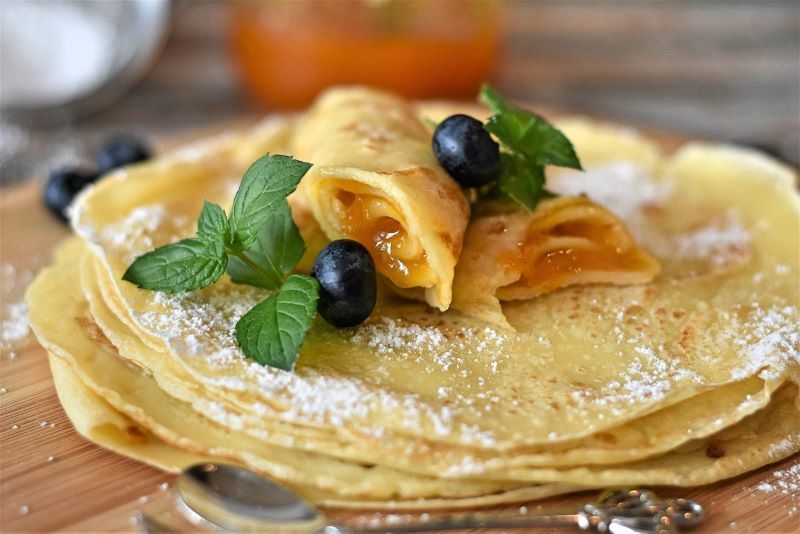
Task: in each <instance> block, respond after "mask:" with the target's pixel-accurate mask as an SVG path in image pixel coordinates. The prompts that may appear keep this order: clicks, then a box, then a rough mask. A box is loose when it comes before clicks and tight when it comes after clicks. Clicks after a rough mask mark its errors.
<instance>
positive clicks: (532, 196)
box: [480, 84, 581, 211]
mask: <svg viewBox="0 0 800 534" xmlns="http://www.w3.org/2000/svg"><path fill="white" fill-rule="evenodd" d="M480 100H481V102H483V103H484V104H486V105H487V106H489V108H491V110H492V111H493V112H494V115H492V116H491V117H490V118H489V120H488V121H487V123H486V124H485V126H484V128H486V131H488V132H489V133H491V134H493V135H494V136H495V137H496V138H497V139H498V140H499V141H500V143H501V145H502V147H503V149H504V150H503V152H502V153H501V166H500V176H499V177H498V179H497V185H498V187H499V188H500V190H501V191H502V192H503V193H505V194H506V195H507V196H508V197H510V198H511V199H512V200H514V201H515V202H517V203H519V204H521V205H523V206H525V207H526V208H528V209H529V210H531V211H533V209H534V208H535V207H536V204H538V202H539V201H540V200H541V199H542V198H545V197H546V196H547V195H548V193H547V191H546V190H545V188H544V182H545V174H544V167H545V165H556V166H558V167H568V168H571V169H579V170H580V169H581V163H580V161H579V160H578V156H577V154H575V149H574V148H573V146H572V143H570V141H569V139H567V137H566V136H565V135H564V134H563V133H561V131H559V130H558V129H556V128H555V127H553V126H552V125H551V124H550V123H549V122H547V121H546V120H545V119H544V118H542V117H540V116H539V115H536V114H535V113H531V112H530V111H526V110H524V109H521V108H518V107H516V106H514V105H512V104H509V103H508V102H506V101H505V100H504V99H503V98H502V97H501V96H500V95H499V94H497V92H495V90H494V89H492V88H491V87H490V86H489V85H488V84H484V85H483V87H482V88H481V93H480Z"/></svg>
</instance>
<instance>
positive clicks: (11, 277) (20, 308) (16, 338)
mask: <svg viewBox="0 0 800 534" xmlns="http://www.w3.org/2000/svg"><path fill="white" fill-rule="evenodd" d="M0 274H1V275H2V284H0V285H2V298H1V299H0V300H1V301H2V310H0V320H2V337H0V349H2V350H3V352H6V351H8V352H9V357H11V355H12V354H14V353H13V352H12V351H13V349H14V348H17V347H18V346H19V345H20V344H21V343H22V342H23V341H25V340H26V339H27V338H28V336H29V335H30V326H29V324H28V305H27V304H26V303H25V301H24V300H23V294H24V292H25V289H26V288H27V287H28V285H30V283H31V280H33V271H31V270H29V269H22V268H19V267H17V266H15V265H13V264H11V263H3V264H2V268H0Z"/></svg>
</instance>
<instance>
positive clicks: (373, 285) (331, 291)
mask: <svg viewBox="0 0 800 534" xmlns="http://www.w3.org/2000/svg"><path fill="white" fill-rule="evenodd" d="M311 276H313V277H314V278H316V279H317V280H318V281H319V286H320V292H319V301H318V302H317V311H318V312H319V314H320V315H322V317H324V318H325V320H326V321H328V322H329V323H331V324H332V325H333V326H339V327H344V326H355V325H357V324H359V323H361V322H363V321H364V319H366V318H367V317H369V314H370V313H372V309H373V308H374V307H375V299H376V298H377V295H378V288H377V280H376V278H375V262H374V261H373V260H372V257H371V256H370V255H369V252H368V251H367V249H366V248H365V247H364V245H362V244H361V243H358V242H357V241H353V240H352V239H339V240H338V241H332V242H331V243H329V244H328V246H326V247H325V248H324V249H322V252H320V253H319V255H318V256H317V259H316V260H314V266H313V267H312V268H311Z"/></svg>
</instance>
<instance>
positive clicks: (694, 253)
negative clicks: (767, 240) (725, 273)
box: [675, 210, 750, 267]
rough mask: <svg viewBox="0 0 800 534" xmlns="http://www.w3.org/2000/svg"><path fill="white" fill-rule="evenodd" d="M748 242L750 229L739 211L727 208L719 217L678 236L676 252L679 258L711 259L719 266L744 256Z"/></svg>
mask: <svg viewBox="0 0 800 534" xmlns="http://www.w3.org/2000/svg"><path fill="white" fill-rule="evenodd" d="M749 243H750V232H748V231H747V229H746V228H745V227H744V226H743V225H742V223H741V220H740V217H739V215H738V213H737V212H736V211H734V210H729V211H728V212H727V213H726V214H725V217H723V218H722V219H721V220H715V221H712V222H711V223H710V224H708V225H707V226H704V227H702V228H699V229H697V230H695V231H693V232H690V233H687V234H683V235H680V236H679V237H678V240H677V243H676V247H675V251H676V253H677V255H678V256H680V257H684V258H692V259H700V260H705V261H710V262H711V263H712V264H714V265H716V266H720V267H721V266H724V265H729V264H731V263H734V262H736V261H737V260H739V259H743V258H745V257H746V256H747V249H748V245H749Z"/></svg>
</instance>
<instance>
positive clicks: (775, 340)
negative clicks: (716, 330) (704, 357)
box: [732, 304, 800, 380]
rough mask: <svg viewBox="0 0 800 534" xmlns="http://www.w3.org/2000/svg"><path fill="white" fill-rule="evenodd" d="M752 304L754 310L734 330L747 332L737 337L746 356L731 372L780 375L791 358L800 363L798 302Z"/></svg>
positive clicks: (769, 377) (740, 375)
mask: <svg viewBox="0 0 800 534" xmlns="http://www.w3.org/2000/svg"><path fill="white" fill-rule="evenodd" d="M752 306H753V311H752V313H750V314H748V315H747V316H746V317H745V319H744V321H743V324H741V325H740V326H739V327H738V328H736V329H735V330H734V331H738V332H748V333H747V334H745V335H744V336H741V337H738V338H737V339H735V340H734V342H735V343H736V344H737V345H738V346H739V347H740V351H741V354H743V355H744V356H745V358H746V359H745V362H744V365H743V366H741V367H740V368H738V369H735V370H734V371H733V373H732V376H733V378H734V379H742V378H746V377H748V376H751V375H753V374H756V373H760V374H759V376H760V377H761V378H762V379H764V380H774V379H778V378H779V377H780V376H781V375H782V374H783V373H784V372H785V370H786V367H787V365H788V364H789V363H790V362H791V361H792V360H793V361H795V362H797V363H800V314H798V309H797V307H796V306H772V307H769V308H766V309H765V308H763V307H761V306H758V305H757V304H753V305H752Z"/></svg>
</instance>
